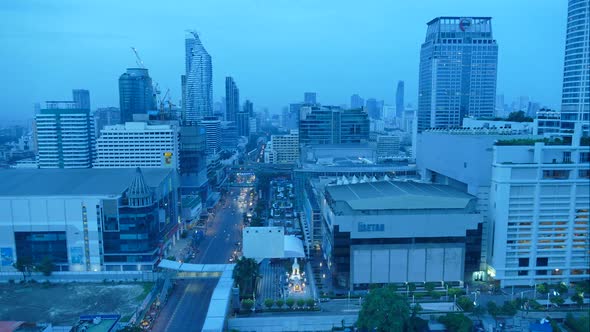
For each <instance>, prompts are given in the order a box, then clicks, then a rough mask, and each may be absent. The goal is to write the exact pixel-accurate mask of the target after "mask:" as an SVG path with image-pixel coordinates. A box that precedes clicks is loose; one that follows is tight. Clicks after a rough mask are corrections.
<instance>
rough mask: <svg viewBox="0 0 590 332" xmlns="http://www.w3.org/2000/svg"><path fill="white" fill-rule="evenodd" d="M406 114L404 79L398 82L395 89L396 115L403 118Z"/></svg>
mask: <svg viewBox="0 0 590 332" xmlns="http://www.w3.org/2000/svg"><path fill="white" fill-rule="evenodd" d="M403 116H404V81H398V82H397V89H396V90H395V117H396V118H402V117H403Z"/></svg>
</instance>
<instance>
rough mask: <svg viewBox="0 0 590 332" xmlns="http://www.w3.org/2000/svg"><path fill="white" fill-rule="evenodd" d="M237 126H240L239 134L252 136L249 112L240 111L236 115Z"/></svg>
mask: <svg viewBox="0 0 590 332" xmlns="http://www.w3.org/2000/svg"><path fill="white" fill-rule="evenodd" d="M236 117H237V119H236V126H237V127H238V136H246V137H248V136H250V116H249V114H248V113H247V112H238V114H237V115H236Z"/></svg>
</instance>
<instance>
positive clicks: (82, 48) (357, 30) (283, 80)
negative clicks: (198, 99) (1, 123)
mask: <svg viewBox="0 0 590 332" xmlns="http://www.w3.org/2000/svg"><path fill="white" fill-rule="evenodd" d="M566 15H567V1H566V0H518V1H514V0H485V1H484V0H477V1H474V0H469V1H467V0H445V1H443V0H414V1H408V0H383V1H379V0H366V1H361V0H350V1H348V0H321V1H319V0H265V1H262V0H258V1H255V0H232V1H230V0H186V1H172V0H171V1H151V0H141V1H139V0H138V1H136V0H124V1H123V0H100V1H94V0H93V1H91V0H85V1H80V0H52V1H48V0H0V91H1V92H0V96H2V97H3V98H2V102H1V103H0V120H1V119H17V118H25V117H31V116H32V114H33V106H32V105H33V103H34V102H43V101H45V100H69V99H71V89H73V88H84V89H89V90H90V97H91V104H92V108H93V109H95V108H97V107H103V106H117V107H118V105H119V96H118V83H117V80H118V77H119V75H121V73H123V72H124V71H125V69H126V68H127V67H133V66H135V57H134V55H133V53H132V51H131V49H130V46H134V47H136V48H137V50H138V51H139V53H140V55H141V57H142V59H143V61H144V63H145V65H146V66H147V67H148V69H149V71H150V76H151V77H152V78H153V79H154V80H155V81H157V82H158V83H159V85H160V86H161V87H162V88H163V89H164V90H165V89H166V88H170V90H171V95H172V98H173V101H175V102H176V101H178V100H179V99H180V75H181V74H182V73H183V71H184V37H185V32H184V31H185V30H186V29H196V30H197V31H199V32H200V34H201V40H202V41H203V44H204V46H205V48H206V49H207V50H208V52H209V54H211V57H212V61H213V85H214V99H215V100H216V101H217V100H219V98H220V97H221V96H222V95H223V94H224V93H225V92H224V91H225V90H224V78H225V76H228V75H231V76H233V77H234V78H235V80H236V82H237V84H238V87H239V88H240V97H241V101H242V102H243V101H244V100H245V99H246V98H249V99H251V100H252V101H253V102H254V105H255V107H268V108H269V109H270V110H271V112H278V111H279V110H280V109H281V107H282V106H284V105H287V104H288V103H290V102H297V101H300V100H302V99H303V92H305V91H315V92H317V93H318V101H319V102H321V103H323V104H342V103H346V104H348V103H349V102H350V95H352V94H353V93H358V94H360V95H361V96H362V97H364V98H368V97H376V98H379V99H384V100H385V102H386V103H393V101H394V96H395V86H396V84H397V81H398V80H404V81H406V101H408V102H412V103H415V101H416V100H417V88H418V81H417V79H418V63H419V53H420V45H421V43H422V42H423V41H424V35H425V33H426V22H428V21H429V20H431V19H432V18H434V17H437V16H491V17H493V21H492V26H493V32H494V37H495V38H496V40H497V41H498V44H499V61H498V66H499V70H498V90H497V92H498V94H502V93H503V94H505V96H506V100H507V102H510V101H511V100H512V99H513V98H516V97H518V96H520V95H529V96H530V97H531V99H533V100H538V101H540V102H541V104H542V105H547V106H550V107H552V108H557V109H558V108H559V104H560V94H561V81H562V70H563V54H564V43H565V24H566Z"/></svg>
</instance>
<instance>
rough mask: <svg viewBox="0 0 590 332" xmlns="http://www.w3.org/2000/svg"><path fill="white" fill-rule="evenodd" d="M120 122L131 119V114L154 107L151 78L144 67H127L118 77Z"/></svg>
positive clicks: (145, 112)
mask: <svg viewBox="0 0 590 332" xmlns="http://www.w3.org/2000/svg"><path fill="white" fill-rule="evenodd" d="M119 105H120V109H121V123H125V122H131V121H133V114H147V112H148V111H150V110H155V109H156V100H155V98H154V90H153V86H152V79H151V78H150V76H149V74H148V70H147V69H145V68H128V69H127V72H125V73H124V74H123V75H121V77H119Z"/></svg>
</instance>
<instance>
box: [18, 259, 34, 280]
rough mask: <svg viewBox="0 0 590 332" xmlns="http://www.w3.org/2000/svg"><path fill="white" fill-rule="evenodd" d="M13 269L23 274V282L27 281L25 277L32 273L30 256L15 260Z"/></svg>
mask: <svg viewBox="0 0 590 332" xmlns="http://www.w3.org/2000/svg"><path fill="white" fill-rule="evenodd" d="M14 268H15V269H17V271H19V272H21V273H22V274H23V280H24V281H27V275H31V272H33V259H32V258H31V257H30V256H22V257H18V258H17V259H16V263H14Z"/></svg>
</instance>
